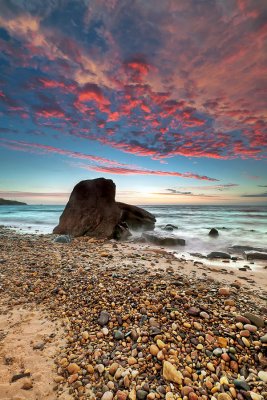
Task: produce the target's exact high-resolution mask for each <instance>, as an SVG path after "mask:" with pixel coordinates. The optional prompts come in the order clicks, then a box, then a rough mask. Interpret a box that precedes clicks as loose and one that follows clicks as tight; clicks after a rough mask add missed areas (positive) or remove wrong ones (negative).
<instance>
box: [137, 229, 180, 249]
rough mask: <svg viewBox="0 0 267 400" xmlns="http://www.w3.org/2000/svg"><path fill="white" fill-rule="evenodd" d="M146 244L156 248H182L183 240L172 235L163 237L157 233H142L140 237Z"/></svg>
mask: <svg viewBox="0 0 267 400" xmlns="http://www.w3.org/2000/svg"><path fill="white" fill-rule="evenodd" d="M142 236H143V237H144V238H145V239H146V240H147V241H148V242H151V243H153V244H156V245H158V246H177V245H180V246H184V245H185V240H184V239H180V238H178V237H176V236H174V235H168V236H163V235H162V234H160V233H158V232H144V233H143V235H142Z"/></svg>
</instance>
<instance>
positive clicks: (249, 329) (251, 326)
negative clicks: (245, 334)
mask: <svg viewBox="0 0 267 400" xmlns="http://www.w3.org/2000/svg"><path fill="white" fill-rule="evenodd" d="M244 329H246V330H247V331H249V332H257V327H256V326H255V325H250V324H245V325H244Z"/></svg>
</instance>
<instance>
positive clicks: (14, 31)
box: [0, 0, 267, 160]
mask: <svg viewBox="0 0 267 400" xmlns="http://www.w3.org/2000/svg"><path fill="white" fill-rule="evenodd" d="M196 3H197V4H196ZM266 15H267V2H266V1H263V0H262V1H261V0H258V1H255V0H246V1H241V0H238V1H237V0H231V1H230V0H226V1H219V0H214V1H198V2H196V1H195V0H187V1H172V0H166V1H164V2H162V1H161V0H147V1H145V2H144V1H141V0H137V1H134V2H132V1H130V0H126V1H123V2H119V1H108V2H104V1H103V0H92V1H90V2H87V1H82V0H78V1H76V2H72V1H69V0H64V1H63V2H61V1H57V0H56V1H53V2H51V1H47V2H41V1H39V0H38V1H36V0H29V1H27V2H15V1H13V0H12V1H10V0H2V2H1V16H0V45H1V49H2V53H1V56H0V65H1V76H2V77H3V78H2V79H1V81H0V85H1V88H0V89H1V90H0V113H2V115H5V116H6V118H7V119H8V121H7V124H8V123H9V122H10V121H12V123H13V122H14V121H15V122H16V123H17V124H19V123H20V122H21V121H25V120H26V121H29V123H31V124H32V125H34V126H31V128H32V129H42V131H43V132H44V135H47V136H49V135H51V132H60V133H61V134H67V135H69V136H70V137H73V138H75V137H79V138H80V139H84V141H85V142H86V141H87V140H88V139H89V140H91V141H92V140H93V141H96V142H99V143H100V144H105V145H106V146H109V147H111V148H114V149H117V150H120V151H122V152H126V153H130V154H134V155H139V156H147V157H150V158H153V159H158V160H162V159H166V158H170V157H176V156H182V157H187V158H188V157H197V158H212V159H216V160H226V159H235V158H240V159H256V160H260V159H264V158H266V150H267V128H266V126H267V124H266V118H267V114H266V110H267V108H266V96H267V88H266V71H267V69H266V66H267V49H266V38H267V23H266Z"/></svg>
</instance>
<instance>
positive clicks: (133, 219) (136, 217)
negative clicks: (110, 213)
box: [116, 202, 156, 231]
mask: <svg viewBox="0 0 267 400" xmlns="http://www.w3.org/2000/svg"><path fill="white" fill-rule="evenodd" d="M116 204H117V205H118V206H119V208H120V209H121V211H122V215H121V221H123V222H126V223H127V225H128V226H129V228H130V229H134V230H142V231H149V230H153V229H154V228H155V222H156V218H155V217H154V215H152V214H150V213H149V212H148V211H146V210H143V209H142V208H140V207H136V206H132V205H130V204H125V203H120V202H117V203H116Z"/></svg>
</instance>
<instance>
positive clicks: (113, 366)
mask: <svg viewBox="0 0 267 400" xmlns="http://www.w3.org/2000/svg"><path fill="white" fill-rule="evenodd" d="M119 367H120V364H118V363H116V362H114V363H112V364H111V366H110V367H109V373H110V375H112V376H113V375H115V373H116V371H117V369H118V368H119Z"/></svg>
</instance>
